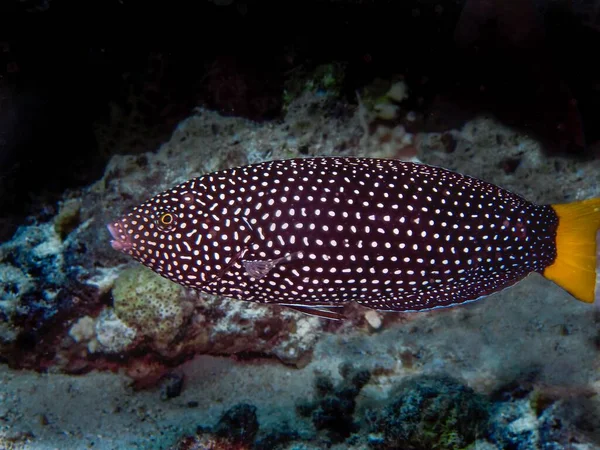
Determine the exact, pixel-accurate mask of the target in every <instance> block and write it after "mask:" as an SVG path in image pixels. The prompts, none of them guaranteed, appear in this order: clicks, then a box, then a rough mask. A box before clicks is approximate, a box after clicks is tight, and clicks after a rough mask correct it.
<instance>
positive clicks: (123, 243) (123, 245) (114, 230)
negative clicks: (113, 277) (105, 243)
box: [106, 222, 133, 252]
mask: <svg viewBox="0 0 600 450" xmlns="http://www.w3.org/2000/svg"><path fill="white" fill-rule="evenodd" d="M106 228H108V232H109V233H110V235H111V236H112V238H113V239H112V240H111V241H110V245H111V247H112V248H113V249H114V250H117V251H119V252H126V251H128V250H129V249H131V247H132V246H133V244H132V243H131V240H130V238H129V236H128V235H126V234H125V233H123V232H122V231H121V225H119V223H118V222H115V223H109V224H108V225H106Z"/></svg>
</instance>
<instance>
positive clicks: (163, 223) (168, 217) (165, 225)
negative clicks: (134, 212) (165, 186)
mask: <svg viewBox="0 0 600 450" xmlns="http://www.w3.org/2000/svg"><path fill="white" fill-rule="evenodd" d="M175 223H176V217H175V214H173V213H172V212H170V211H163V212H161V213H160V214H159V215H158V217H157V218H156V225H157V227H158V228H159V229H161V230H164V231H166V230H170V229H171V228H173V226H174V225H175Z"/></svg>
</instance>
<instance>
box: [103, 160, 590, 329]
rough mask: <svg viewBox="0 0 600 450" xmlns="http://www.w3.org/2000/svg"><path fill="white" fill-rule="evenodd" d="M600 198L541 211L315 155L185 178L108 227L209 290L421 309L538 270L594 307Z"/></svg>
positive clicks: (414, 168)
mask: <svg viewBox="0 0 600 450" xmlns="http://www.w3.org/2000/svg"><path fill="white" fill-rule="evenodd" d="M599 227H600V198H595V199H590V200H584V201H579V202H573V203H567V204H558V205H537V204H534V203H531V202H528V201H527V200H525V199H523V198H522V197H520V196H518V195H516V194H513V193H511V192H509V191H506V190H505V189H502V188H500V187H498V186H495V185H493V184H490V183H487V182H485V181H481V180H478V179H476V178H472V177H468V176H465V175H461V174H458V173H455V172H451V171H448V170H445V169H441V168H438V167H433V166H429V165H424V164H416V163H411V162H403V161H397V160H388V159H370V158H337V157H325V158H304V159H290V160H280V161H270V162H264V163H259V164H252V165H248V166H244V167H236V168H232V169H227V170H222V171H218V172H214V173H209V174H207V175H204V176H201V177H199V178H194V179H192V180H189V181H186V182H184V183H182V184H180V185H178V186H175V187H174V188H172V189H170V190H168V191H165V192H162V193H160V194H158V195H156V196H154V197H153V198H151V199H149V200H148V201H146V202H144V203H142V204H140V205H139V206H136V207H134V208H133V209H132V210H131V211H130V212H128V213H127V214H126V215H125V216H123V217H122V218H120V219H118V220H116V221H114V222H112V223H110V224H109V225H108V229H109V231H110V234H111V235H112V237H113V240H112V241H111V244H112V247H113V248H114V249H115V250H119V251H121V252H124V253H126V254H128V255H130V256H132V257H133V258H135V259H136V260H138V261H139V262H141V263H142V264H144V265H145V266H148V267H149V268H151V269H152V270H154V271H155V272H157V273H159V274H160V275H162V276H163V277H166V278H168V279H170V280H172V281H174V282H176V283H179V284H181V285H184V286H187V287H190V288H194V289H197V290H199V291H203V292H206V293H211V294H217V295H222V296H227V297H231V298H235V299H241V300H248V301H253V302H260V303H277V304H281V305H286V306H290V307H293V308H296V309H300V310H302V311H304V312H309V313H313V314H316V315H321V316H324V317H330V318H333V317H335V316H336V315H335V313H333V312H332V311H331V310H329V309H328V308H332V307H339V306H340V305H343V304H344V303H347V302H357V303H360V304H362V305H364V306H368V307H371V308H374V309H378V310H392V311H417V310H427V309H433V308H438V307H446V306H451V305H456V304H460V303H464V302H468V301H472V300H476V299H479V298H482V297H484V296H486V295H489V294H492V293H494V292H497V291H500V290H502V289H504V288H506V287H508V286H511V285H513V284H515V283H516V282H517V281H519V280H521V279H522V278H524V277H525V276H527V275H528V274H529V273H531V272H539V273H542V274H543V275H544V276H546V277H547V278H549V279H550V280H553V281H554V282H556V283H557V284H559V285H560V286H562V287H563V288H564V289H566V290H567V291H568V292H570V293H571V294H572V295H573V296H574V297H576V298H578V299H579V300H582V301H584V302H590V303H591V302H593V300H594V290H595V282H596V233H597V231H598V229H599Z"/></svg>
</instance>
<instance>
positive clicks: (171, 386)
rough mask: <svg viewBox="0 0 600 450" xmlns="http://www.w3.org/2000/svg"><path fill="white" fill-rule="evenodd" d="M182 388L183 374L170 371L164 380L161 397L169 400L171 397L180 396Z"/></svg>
mask: <svg viewBox="0 0 600 450" xmlns="http://www.w3.org/2000/svg"><path fill="white" fill-rule="evenodd" d="M182 389H183V376H182V375H179V374H176V373H169V374H167V375H166V376H165V377H164V378H163V380H162V385H161V388H160V398H161V400H169V399H171V398H175V397H179V396H180V395H181V391H182Z"/></svg>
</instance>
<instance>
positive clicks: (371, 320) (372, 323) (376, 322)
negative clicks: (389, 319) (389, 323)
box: [365, 310, 382, 330]
mask: <svg viewBox="0 0 600 450" xmlns="http://www.w3.org/2000/svg"><path fill="white" fill-rule="evenodd" d="M365 320H366V321H367V323H368V324H369V327H371V329H373V330H378V329H379V328H381V323H382V321H381V316H380V315H379V313H377V311H374V310H371V311H367V312H366V313H365Z"/></svg>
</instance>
